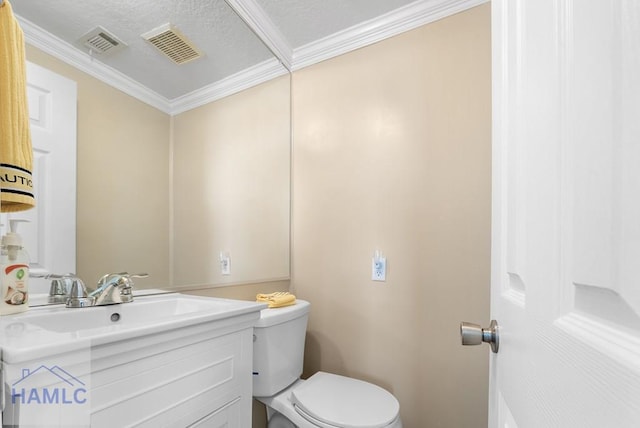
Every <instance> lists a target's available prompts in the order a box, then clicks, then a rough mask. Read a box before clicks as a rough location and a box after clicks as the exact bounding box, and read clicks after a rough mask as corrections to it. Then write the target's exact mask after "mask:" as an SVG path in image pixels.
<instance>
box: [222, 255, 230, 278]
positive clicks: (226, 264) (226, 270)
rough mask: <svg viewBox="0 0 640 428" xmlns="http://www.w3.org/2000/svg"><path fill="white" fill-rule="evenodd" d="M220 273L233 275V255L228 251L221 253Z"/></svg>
mask: <svg viewBox="0 0 640 428" xmlns="http://www.w3.org/2000/svg"><path fill="white" fill-rule="evenodd" d="M220 273H221V274H222V275H231V257H230V256H229V254H228V253H220Z"/></svg>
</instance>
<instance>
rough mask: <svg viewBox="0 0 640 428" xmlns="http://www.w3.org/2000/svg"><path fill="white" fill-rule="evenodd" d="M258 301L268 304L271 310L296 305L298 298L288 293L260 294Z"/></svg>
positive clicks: (257, 297)
mask: <svg viewBox="0 0 640 428" xmlns="http://www.w3.org/2000/svg"><path fill="white" fill-rule="evenodd" d="M256 301H258V302H260V303H267V304H268V305H269V307H270V308H281V307H283V306H289V305H293V304H295V303H296V296H294V295H293V294H291V293H289V292H288V291H277V292H275V293H269V294H258V295H257V296H256Z"/></svg>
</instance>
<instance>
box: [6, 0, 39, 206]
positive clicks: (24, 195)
mask: <svg viewBox="0 0 640 428" xmlns="http://www.w3.org/2000/svg"><path fill="white" fill-rule="evenodd" d="M32 167H33V150H32V147H31V132H30V130H29V110H28V108H27V76H26V68H25V52H24V34H23V33H22V29H21V28H20V25H18V22H17V20H16V18H15V16H13V9H12V8H11V3H9V0H4V2H3V3H2V5H0V190H1V192H0V209H1V211H2V212H13V211H23V210H27V209H29V208H33V207H34V206H35V204H36V202H35V198H34V196H33V179H32V176H31V172H32Z"/></svg>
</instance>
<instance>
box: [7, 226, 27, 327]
mask: <svg viewBox="0 0 640 428" xmlns="http://www.w3.org/2000/svg"><path fill="white" fill-rule="evenodd" d="M26 221H28V220H17V219H11V220H9V228H10V232H9V233H7V234H6V235H4V236H3V237H2V242H1V244H2V245H1V246H0V269H1V270H2V271H1V272H0V293H1V294H0V297H1V300H0V315H8V314H15V313H18V312H23V311H26V310H27V309H29V254H27V251H26V250H25V249H24V248H23V247H22V237H20V235H18V224H20V223H22V222H26Z"/></svg>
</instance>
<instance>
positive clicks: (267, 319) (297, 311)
mask: <svg viewBox="0 0 640 428" xmlns="http://www.w3.org/2000/svg"><path fill="white" fill-rule="evenodd" d="M310 306H311V305H310V304H309V302H307V301H306V300H300V299H297V300H296V303H295V304H294V305H290V306H284V307H282V308H267V309H263V310H261V311H260V319H259V320H258V321H257V322H256V323H255V324H254V327H257V328H260V327H269V326H272V325H276V324H281V323H283V322H287V321H291V320H293V319H296V318H300V317H302V316H304V315H307V314H308V313H309V308H310Z"/></svg>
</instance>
